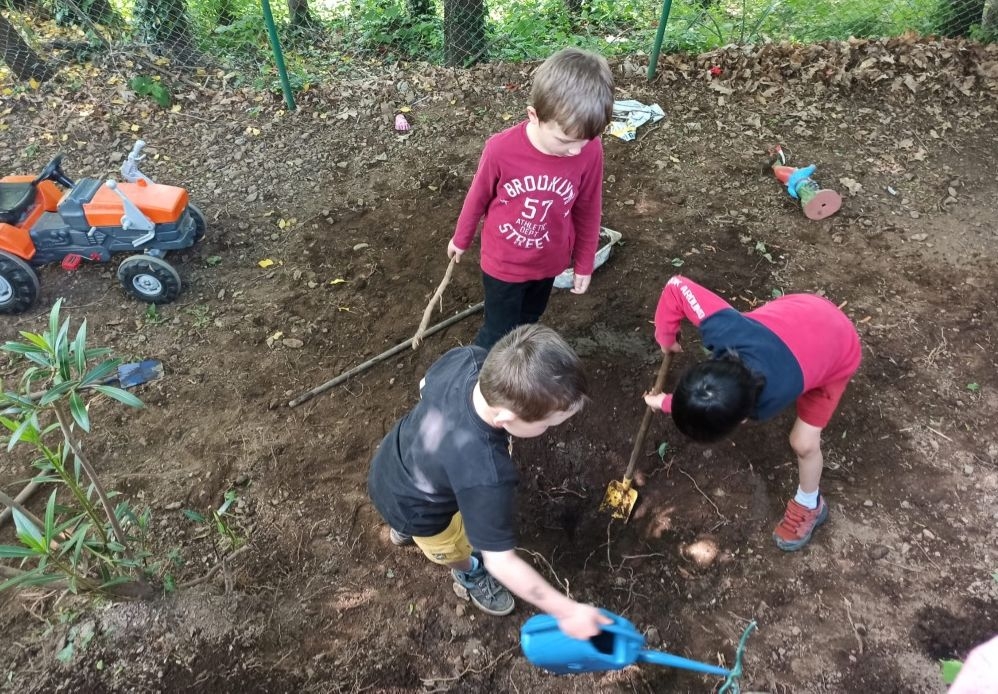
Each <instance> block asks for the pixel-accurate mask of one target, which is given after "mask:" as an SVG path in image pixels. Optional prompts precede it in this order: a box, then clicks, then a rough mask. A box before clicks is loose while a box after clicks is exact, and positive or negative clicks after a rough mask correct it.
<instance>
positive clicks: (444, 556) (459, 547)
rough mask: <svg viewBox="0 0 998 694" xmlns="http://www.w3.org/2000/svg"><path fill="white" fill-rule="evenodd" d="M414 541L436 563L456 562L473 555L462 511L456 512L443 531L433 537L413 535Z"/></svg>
mask: <svg viewBox="0 0 998 694" xmlns="http://www.w3.org/2000/svg"><path fill="white" fill-rule="evenodd" d="M412 541H413V542H415V543H416V546H417V547H419V548H420V549H421V550H423V554H425V555H426V558H427V559H429V560H430V561H432V562H433V563H434V564H444V565H446V564H454V563H456V562H461V561H465V560H466V559H468V558H469V557H470V556H471V544H470V543H469V542H468V536H467V535H465V534H464V519H462V518H461V512H460V511H458V512H457V513H455V514H454V517H453V518H451V521H450V525H448V526H447V528H446V529H445V530H444V531H443V532H440V533H437V534H436V535H434V536H432V537H415V536H413V538H412Z"/></svg>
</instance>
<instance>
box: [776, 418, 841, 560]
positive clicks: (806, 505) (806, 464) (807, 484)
mask: <svg viewBox="0 0 998 694" xmlns="http://www.w3.org/2000/svg"><path fill="white" fill-rule="evenodd" d="M790 446H791V447H792V448H793V449H794V453H796V454H797V468H798V473H799V475H800V483H799V486H798V487H797V493H796V494H795V495H794V498H793V499H791V500H790V502H789V503H788V504H787V510H786V512H785V513H784V515H783V520H781V521H780V522H779V523H778V524H777V526H776V529H775V530H774V531H773V540H775V541H776V546H777V547H779V548H780V549H782V550H785V551H788V552H793V551H795V550H798V549H800V548H802V547H803V546H804V545H806V544H807V543H808V542H810V540H811V535H812V534H813V533H814V530H815V528H817V527H818V526H819V525H821V524H822V523H824V522H825V520H826V519H827V518H828V505H827V504H826V503H825V502H824V501H823V500H822V499H821V496H820V494H819V493H818V487H819V485H820V484H821V468H822V467H823V465H824V460H823V458H822V455H821V429H819V428H818V427H816V426H813V425H811V424H808V423H807V422H804V421H802V420H801V419H798V420H797V421H796V422H795V423H794V428H793V429H792V430H791V432H790Z"/></svg>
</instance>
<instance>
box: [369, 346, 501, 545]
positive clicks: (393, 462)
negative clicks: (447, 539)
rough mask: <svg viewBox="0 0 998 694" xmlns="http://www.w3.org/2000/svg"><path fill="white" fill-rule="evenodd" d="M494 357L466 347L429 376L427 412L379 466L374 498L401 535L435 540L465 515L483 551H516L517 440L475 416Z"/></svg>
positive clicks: (409, 422) (387, 442)
mask: <svg viewBox="0 0 998 694" xmlns="http://www.w3.org/2000/svg"><path fill="white" fill-rule="evenodd" d="M485 355H486V351H485V350H484V349H481V348H480V347H458V348H457V349H452V350H450V351H449V352H447V353H446V354H445V355H444V356H443V357H441V358H440V359H439V360H438V361H437V362H436V363H435V364H434V365H433V366H431V367H430V369H429V371H427V372H426V378H425V379H424V382H423V384H422V386H421V388H422V390H421V398H422V399H421V400H420V402H419V404H417V405H416V407H414V408H413V409H412V411H411V412H409V414H407V415H405V416H404V417H402V419H400V420H399V421H398V422H396V424H395V426H394V427H392V430H391V431H390V432H389V433H388V435H387V436H386V437H385V438H384V440H383V441H382V442H381V446H380V447H379V448H378V450H377V452H376V453H375V454H374V460H372V461H371V471H370V473H369V475H368V478H367V488H368V493H369V494H370V495H371V500H372V501H373V502H374V506H375V508H377V509H378V512H379V513H380V514H381V515H382V516H383V517H384V519H385V520H386V521H387V522H388V524H389V525H391V526H392V527H393V528H395V529H396V530H398V531H400V532H403V533H406V534H409V535H416V536H419V537H429V536H432V535H436V534H437V533H439V532H441V531H443V530H444V529H446V527H447V526H448V525H449V524H450V521H451V518H452V517H453V515H454V514H455V513H456V512H457V511H459V510H460V511H461V516H462V518H463V519H464V527H465V532H466V533H467V535H468V540H469V541H470V542H471V544H472V546H473V547H475V548H476V549H480V550H485V551H490V552H504V551H506V550H510V549H514V548H515V547H516V542H517V535H516V522H515V521H516V485H517V482H518V480H519V475H518V474H517V471H516V468H515V467H514V466H513V461H512V460H511V459H510V454H509V435H508V434H507V433H506V432H505V431H504V430H503V429H496V428H494V427H491V426H489V425H488V424H486V423H485V422H484V421H483V420H482V418H481V417H479V416H478V414H477V413H476V412H475V408H474V405H473V403H472V393H473V391H474V388H475V384H476V383H477V382H478V373H479V371H480V369H481V366H482V362H483V361H485Z"/></svg>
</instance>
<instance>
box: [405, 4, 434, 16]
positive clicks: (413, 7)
mask: <svg viewBox="0 0 998 694" xmlns="http://www.w3.org/2000/svg"><path fill="white" fill-rule="evenodd" d="M405 4H406V8H407V9H408V10H409V16H410V17H412V18H413V19H419V18H421V17H430V16H432V15H433V12H434V7H433V0H406V2H405Z"/></svg>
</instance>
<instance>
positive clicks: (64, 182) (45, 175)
mask: <svg viewBox="0 0 998 694" xmlns="http://www.w3.org/2000/svg"><path fill="white" fill-rule="evenodd" d="M42 181H55V182H56V183H58V184H59V185H61V186H63V187H65V188H72V187H73V186H74V185H76V184H75V183H73V181H72V180H71V179H70V178H69V176H67V175H66V173H65V172H64V171H63V170H62V155H61V154H57V155H55V157H53V158H52V161H50V162H49V163H48V164H46V165H45V168H44V169H42V172H41V173H40V174H38V177H37V178H36V179H35V180H33V181H32V182H31V185H33V186H37V185H38V184H39V183H41V182H42Z"/></svg>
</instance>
